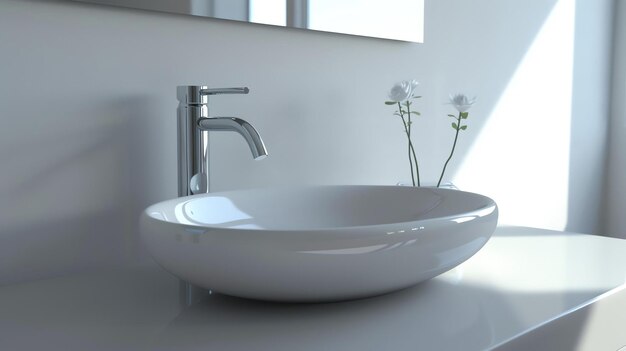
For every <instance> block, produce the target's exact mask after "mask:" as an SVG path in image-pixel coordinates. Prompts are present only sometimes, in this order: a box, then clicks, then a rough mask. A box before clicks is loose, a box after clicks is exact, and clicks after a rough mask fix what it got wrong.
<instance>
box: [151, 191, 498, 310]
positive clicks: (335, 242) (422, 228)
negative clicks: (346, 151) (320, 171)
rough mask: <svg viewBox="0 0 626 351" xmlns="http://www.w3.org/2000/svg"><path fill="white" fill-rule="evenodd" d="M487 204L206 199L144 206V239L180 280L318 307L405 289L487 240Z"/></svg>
mask: <svg viewBox="0 0 626 351" xmlns="http://www.w3.org/2000/svg"><path fill="white" fill-rule="evenodd" d="M497 218H498V209H497V206H496V204H495V203H494V202H493V200H491V199H489V198H487V197H485V196H482V195H478V194H473V193H467V192H462V191H458V190H449V189H436V188H413V187H398V186H315V187H293V188H274V189H254V190H242V191H230V192H221V193H212V194H203V195H196V196H190V197H183V198H178V199H173V200H168V201H164V202H161V203H158V204H155V205H153V206H150V207H149V208H147V209H146V211H145V212H144V214H143V216H142V218H141V233H142V239H143V241H144V242H145V243H146V245H147V247H148V249H149V251H150V253H151V254H152V256H153V257H154V259H155V260H156V261H157V262H158V263H159V264H160V265H161V266H163V267H164V268H165V269H167V270H168V271H170V272H172V273H173V274H175V275H176V276H178V277H180V278H182V279H184V280H186V281H188V282H191V283H193V284H195V285H198V286H201V287H204V288H207V289H211V290H212V291H216V292H220V293H223V294H227V295H232V296H239V297H247V298H253V299H261V300H271V301H289V302H320V301H338V300H346V299H355V298H362V297H368V296H374V295H380V294H384V293H388V292H390V291H394V290H398V289H403V288H406V287H409V286H412V285H415V284H416V283H419V282H421V281H424V280H427V279H430V278H432V277H434V276H437V275H439V274H441V273H443V272H445V271H447V270H449V269H451V268H453V267H455V266H457V265H458V264H460V263H461V262H463V261H465V260H466V259H468V258H469V257H471V256H472V255H473V254H475V253H476V252H477V251H478V250H480V248H481V247H483V245H484V244H485V243H486V242H487V240H489V237H490V236H491V234H492V233H493V230H494V229H495V227H496V223H497Z"/></svg>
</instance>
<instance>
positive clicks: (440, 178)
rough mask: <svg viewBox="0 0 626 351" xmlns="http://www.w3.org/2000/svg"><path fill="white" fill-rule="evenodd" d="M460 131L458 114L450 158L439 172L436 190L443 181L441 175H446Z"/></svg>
mask: <svg viewBox="0 0 626 351" xmlns="http://www.w3.org/2000/svg"><path fill="white" fill-rule="evenodd" d="M460 130H461V112H459V117H458V118H457V122H456V134H455V135H454V143H453V144H452V151H450V156H448V159H447V160H446V163H445V164H444V165H443V170H442V171H441V176H440V177H439V181H438V182H437V188H438V187H439V185H441V180H442V179H443V174H444V173H446V167H448V162H450V160H451V159H452V155H454V149H455V148H456V141H457V140H458V139H459V131H460Z"/></svg>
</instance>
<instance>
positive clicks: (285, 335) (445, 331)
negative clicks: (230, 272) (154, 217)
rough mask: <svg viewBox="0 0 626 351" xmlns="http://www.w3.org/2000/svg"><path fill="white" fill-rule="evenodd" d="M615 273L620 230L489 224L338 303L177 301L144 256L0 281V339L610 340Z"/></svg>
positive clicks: (258, 342)
mask: <svg viewBox="0 0 626 351" xmlns="http://www.w3.org/2000/svg"><path fill="white" fill-rule="evenodd" d="M625 284H626V241H624V240H619V239H610V238H603V237H597V236H591V235H580V234H572V233H560V232H553V231H547V230H539V229H530V228H515V227H510V228H498V229H497V230H496V232H495V233H494V235H493V238H492V239H491V240H490V241H489V242H488V243H487V244H486V245H485V247H484V248H483V249H482V250H481V251H480V252H478V253H477V254H476V255H474V256H473V257H472V258H470V259H469V260H467V261H466V262H464V263H463V264H461V265H460V266H458V267H457V268H455V269H453V270H451V271H449V272H447V273H444V274H442V275H440V276H438V277H436V278H433V279H431V280H429V281H426V282H424V283H422V284H419V285H417V286H415V287H413V288H410V289H405V290H402V291H399V292H396V293H392V294H387V295H383V296H379V297H375V298H370V299H363V300H358V301H349V302H341V303H328V304H275V303H263V302H255V301H251V300H244V299H237V298H232V297H228V296H224V295H210V296H208V297H207V298H206V299H205V300H203V301H201V302H199V303H198V304H196V305H194V306H191V307H189V308H182V307H179V306H178V280H177V279H176V278H175V277H173V276H172V275H170V274H168V273H167V272H164V271H163V270H162V269H160V268H158V267H156V266H155V267H135V268H132V269H131V268H128V269H120V270H117V271H112V272H100V273H92V274H89V275H81V276H70V277H65V278H59V279H51V280H45V281H39V282H34V283H29V284H21V285H14V286H5V287H1V288H0V349H1V350H15V351H20V350H44V349H45V350H53V351H54V350H92V351H100V350H157V351H158V350H177V351H186V350H229V351H237V350H261V351H263V350H272V351H276V350H277V351H280V350H301V351H308V350H394V351H396V350H397V351H402V350H412V351H414V350H429V351H430V350H463V351H473V350H489V349H503V350H524V351H526V350H542V349H547V350H593V351H597V350H618V349H619V348H620V347H621V346H624V345H626V335H625V334H624V333H623V326H624V325H626V313H624V307H625V306H626V303H624V302H625V301H626V293H625V292H624V290H623V288H624V286H625ZM615 301H618V302H619V301H621V305H620V304H616V303H615ZM555 345H556V346H555ZM552 346H555V347H552Z"/></svg>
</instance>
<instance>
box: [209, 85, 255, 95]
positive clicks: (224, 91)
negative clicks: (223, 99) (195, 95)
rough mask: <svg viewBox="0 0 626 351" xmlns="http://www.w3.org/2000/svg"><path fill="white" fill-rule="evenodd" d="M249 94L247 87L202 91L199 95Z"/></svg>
mask: <svg viewBox="0 0 626 351" xmlns="http://www.w3.org/2000/svg"><path fill="white" fill-rule="evenodd" d="M249 92H250V89H248V87H242V88H214V89H202V90H201V91H200V95H219V94H247V93H249Z"/></svg>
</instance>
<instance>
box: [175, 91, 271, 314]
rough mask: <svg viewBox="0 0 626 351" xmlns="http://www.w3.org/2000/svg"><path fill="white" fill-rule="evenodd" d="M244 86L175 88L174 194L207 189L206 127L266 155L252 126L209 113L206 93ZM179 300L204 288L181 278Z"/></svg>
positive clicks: (186, 300) (257, 156)
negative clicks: (234, 134) (239, 139)
mask: <svg viewBox="0 0 626 351" xmlns="http://www.w3.org/2000/svg"><path fill="white" fill-rule="evenodd" d="M249 91H250V90H249V89H248V88H221V89H209V87H208V86H206V85H182V86H178V87H177V89H176V96H177V98H178V196H179V197H180V196H187V195H193V194H202V193H208V192H210V190H211V182H210V176H209V131H231V132H237V133H239V134H240V135H241V136H243V138H244V139H245V140H246V142H247V143H248V146H249V147H250V151H251V152H252V156H253V157H254V159H256V160H260V159H263V158H265V156H267V149H266V148H265V145H264V144H263V140H262V139H261V136H260V135H259V133H258V132H257V131H256V129H254V127H253V126H252V125H251V124H250V123H248V122H246V121H244V120H243V119H241V118H237V117H209V108H208V105H209V96H210V95H220V94H248V92H249ZM180 283H181V284H180V287H181V303H183V304H184V305H185V306H189V305H191V304H193V303H194V302H195V301H196V300H197V299H198V298H199V297H200V296H201V295H203V294H204V293H205V292H206V291H205V290H204V289H201V288H198V287H195V286H193V285H191V284H189V283H187V282H185V281H181V282H180Z"/></svg>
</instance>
